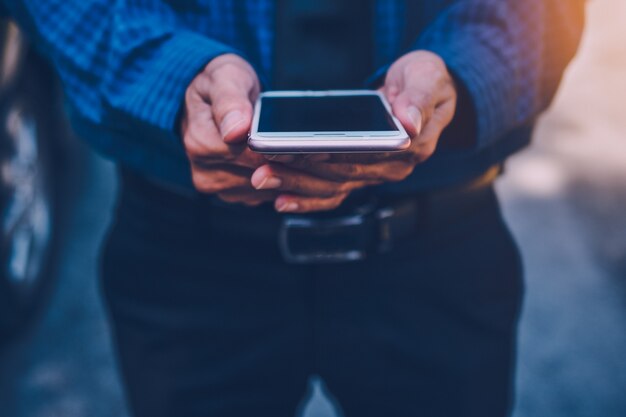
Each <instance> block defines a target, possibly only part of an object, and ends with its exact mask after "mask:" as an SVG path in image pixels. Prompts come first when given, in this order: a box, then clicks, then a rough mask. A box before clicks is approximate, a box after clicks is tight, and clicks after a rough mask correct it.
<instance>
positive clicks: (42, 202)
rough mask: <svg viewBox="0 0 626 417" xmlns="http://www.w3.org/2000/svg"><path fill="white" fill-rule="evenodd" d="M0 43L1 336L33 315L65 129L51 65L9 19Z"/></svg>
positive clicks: (46, 271)
mask: <svg viewBox="0 0 626 417" xmlns="http://www.w3.org/2000/svg"><path fill="white" fill-rule="evenodd" d="M0 48H1V49H0V233H1V234H0V239H1V240H0V340H2V339H6V337H7V336H8V335H10V334H13V333H15V332H16V331H17V330H20V329H23V328H24V326H25V325H26V323H27V322H28V321H29V320H31V319H32V318H33V317H34V316H35V314H36V312H37V311H39V310H40V307H41V305H42V304H43V303H44V300H45V296H46V293H48V292H49V289H50V286H51V280H52V274H51V273H50V266H51V265H52V257H53V250H54V247H55V238H56V234H57V230H55V225H56V224H57V222H56V221H55V219H56V216H57V214H58V210H57V207H58V196H59V188H58V187H59V184H60V181H61V178H60V177H61V174H60V171H61V170H60V166H59V164H60V160H61V156H62V155H61V152H60V151H59V149H60V147H61V142H62V141H63V136H64V135H65V134H64V133H63V132H65V130H64V127H63V123H62V120H63V118H62V117H61V113H62V110H61V105H60V99H59V97H60V94H59V92H58V90H59V89H58V83H56V82H55V78H54V75H53V74H52V71H50V70H49V68H48V66H47V65H46V63H45V61H44V60H42V59H41V58H40V57H38V56H37V54H36V53H35V52H34V51H33V50H32V49H31V48H29V47H28V42H27V41H26V40H25V39H24V37H23V35H22V33H21V32H20V30H19V29H18V28H17V26H16V25H15V24H13V23H11V22H10V21H8V20H2V21H1V23H0Z"/></svg>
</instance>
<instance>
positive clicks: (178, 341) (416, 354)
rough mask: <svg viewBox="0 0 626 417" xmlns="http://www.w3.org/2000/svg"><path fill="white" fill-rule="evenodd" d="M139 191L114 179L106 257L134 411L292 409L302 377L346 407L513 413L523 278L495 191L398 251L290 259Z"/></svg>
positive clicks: (204, 416) (191, 416) (204, 209)
mask: <svg viewBox="0 0 626 417" xmlns="http://www.w3.org/2000/svg"><path fill="white" fill-rule="evenodd" d="M143 188H144V187H141V186H138V185H136V184H133V185H129V184H124V183H123V184H122V191H121V195H120V199H119V204H118V209H117V213H116V219H115V222H114V224H113V226H112V229H111V231H110V234H109V236H108V240H107V242H106V245H105V250H104V254H103V263H102V264H103V265H102V266H103V271H102V286H103V290H104V294H105V300H106V304H107V307H108V311H109V314H110V317H111V319H112V323H113V328H114V336H115V341H116V347H117V352H118V354H119V360H120V363H121V369H122V374H123V378H124V381H125V384H126V388H127V394H128V399H129V402H130V406H131V410H132V412H133V415H134V416H136V417H208V416H219V417H229V416H237V417H239V416H268V417H281V416H294V415H295V410H296V409H297V407H298V404H299V403H300V401H301V400H302V396H303V395H304V394H305V392H306V389H307V381H308V379H309V377H310V376H311V375H319V376H321V378H322V379H323V380H324V382H325V383H326V385H327V387H328V388H329V390H330V391H331V393H332V394H333V395H334V397H335V398H336V399H337V400H338V402H339V406H340V407H341V409H342V410H343V413H344V414H345V416H346V417H366V416H377V417H380V416H428V417H438V416H442V417H452V416H454V417H461V416H463V417H472V416H475V417H504V416H506V415H508V414H509V413H510V408H511V403H512V392H513V390H512V381H513V366H514V353H515V337H516V324H517V319H518V313H519V310H520V303H521V298H522V278H521V266H520V259H519V254H518V251H517V248H516V246H515V244H514V242H513V240H512V238H511V235H510V233H509V231H508V229H507V227H506V226H505V224H504V223H503V220H502V218H501V214H500V210H499V206H498V203H497V200H496V196H495V193H494V192H493V191H492V190H491V191H490V192H489V193H487V194H488V195H487V197H486V198H485V199H484V201H483V202H482V203H481V204H480V205H479V206H478V207H476V208H475V209H474V210H472V211H470V212H467V213H463V215H462V216H459V217H458V219H457V220H456V221H452V222H450V224H447V225H445V226H438V227H428V225H425V226H424V227H423V228H422V231H421V232H420V233H419V235H418V236H416V237H415V238H412V239H409V240H408V241H404V242H402V243H401V244H399V245H397V247H396V248H395V249H394V250H393V251H392V252H391V253H387V254H384V255H377V256H373V257H371V258H369V259H368V260H366V261H363V262H357V263H349V264H339V265H321V266H294V265H288V264H285V263H284V262H283V261H282V259H281V257H280V255H279V251H278V249H277V246H276V244H275V240H274V239H270V238H268V239H250V238H247V237H246V235H245V233H243V232H242V230H233V232H232V233H230V234H225V233H217V232H215V231H214V230H212V228H211V227H210V226H209V225H208V222H207V221H206V219H207V218H210V216H211V215H212V214H211V204H209V203H208V202H206V201H201V200H191V199H187V198H183V197H180V196H177V195H175V194H171V193H168V192H165V191H162V192H159V191H155V190H150V191H147V190H145V189H143ZM243 212H246V213H248V214H247V215H244V216H242V226H241V227H242V229H243V228H245V227H246V218H247V217H248V216H254V213H255V210H254V209H249V210H247V211H242V213H243Z"/></svg>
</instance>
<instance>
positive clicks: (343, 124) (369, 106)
mask: <svg viewBox="0 0 626 417" xmlns="http://www.w3.org/2000/svg"><path fill="white" fill-rule="evenodd" d="M261 102H262V104H261V114H260V118H259V132H276V133H287V132H398V129H397V127H396V125H395V123H394V122H393V119H392V118H391V116H390V115H389V112H388V111H387V109H386V108H385V105H384V104H383V102H382V101H381V99H380V97H378V96H376V95H354V96H323V97H317V96H313V97H307V96H298V97H263V98H262V100H261Z"/></svg>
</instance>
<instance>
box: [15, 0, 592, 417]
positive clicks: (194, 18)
mask: <svg viewBox="0 0 626 417" xmlns="http://www.w3.org/2000/svg"><path fill="white" fill-rule="evenodd" d="M5 3H6V5H7V6H8V8H9V9H10V10H11V11H12V12H13V14H14V15H15V17H16V18H17V19H18V21H19V22H20V23H21V24H22V25H23V26H24V27H25V28H26V30H27V31H29V32H30V33H31V35H32V37H33V39H34V42H35V43H36V44H37V45H39V47H40V49H41V50H42V51H43V53H45V54H46V55H47V56H48V57H49V58H50V59H51V60H52V62H54V64H55V65H56V68H57V69H58V72H59V74H60V76H61V78H62V80H63V82H64V85H65V91H66V93H67V97H68V100H69V103H70V110H71V116H72V120H73V123H74V126H75V128H76V130H77V132H78V133H79V134H80V135H81V136H82V137H84V138H85V139H86V140H88V141H90V142H91V143H92V144H93V145H94V146H95V147H96V148H97V149H99V150H100V151H102V152H103V153H105V154H107V155H109V156H110V157H112V158H113V159H114V160H116V161H117V163H118V164H119V166H120V172H121V191H120V199H119V203H118V208H117V213H116V218H115V223H114V225H113V227H112V229H111V232H110V235H109V237H108V241H107V244H106V247H105V251H104V256H103V274H102V278H103V281H102V282H103V289H104V292H105V296H106V301H107V305H108V308H109V312H110V315H111V318H112V320H113V324H114V330H115V338H116V343H117V348H118V353H119V357H120V361H121V367H122V371H123V375H124V379H125V382H126V386H127V389H128V399H129V400H130V405H131V408H132V411H133V414H134V415H135V416H138V417H161V416H185V417H186V416H251V415H259V416H291V415H294V413H295V410H296V408H297V406H298V404H299V402H300V401H301V399H302V396H303V393H304V392H305V389H306V385H307V381H308V378H309V377H310V376H311V375H313V374H317V375H320V376H321V377H322V378H323V379H324V381H325V383H326V384H327V386H328V388H329V390H330V391H331V393H332V394H333V395H334V396H335V397H336V398H337V400H338V405H339V407H340V408H341V409H342V410H343V412H344V413H345V415H346V416H381V415H387V416H417V415H420V416H480V417H490V416H493V417H495V416H505V415H507V414H508V413H509V412H510V409H511V403H512V396H511V391H512V376H513V372H512V369H513V361H514V350H515V328H516V322H517V319H518V313H519V308H520V302H521V293H522V283H521V267H520V262H519V256H518V252H517V249H516V247H515V244H514V243H513V241H512V239H511V236H510V234H509V232H508V230H507V228H506V226H505V225H504V223H503V221H502V218H501V216H500V212H499V207H498V203H497V200H496V198H495V195H494V192H493V187H492V183H493V180H494V179H495V177H496V175H497V173H498V172H500V170H501V166H502V163H503V161H504V160H505V158H506V157H507V156H509V155H510V154H512V153H513V152H515V151H517V150H519V149H520V148H522V147H523V146H525V145H526V144H528V142H529V137H530V132H531V129H532V125H533V123H534V121H535V119H536V118H537V116H538V115H539V114H540V112H541V111H542V110H543V109H545V108H546V107H547V105H548V104H549V103H550V101H551V99H552V97H553V95H554V93H555V91H556V88H557V86H558V82H559V80H560V77H561V75H562V73H563V70H564V68H565V66H566V65H567V63H568V61H569V60H570V59H571V57H572V56H573V54H574V52H575V50H576V47H577V43H578V40H579V37H580V33H581V27H582V20H583V18H582V15H583V10H582V9H583V4H582V1H575V0H570V1H562V0H526V1H523V2H522V1H519V0H452V1H443V0H442V1H419V2H418V1H401V0H395V1H393V0H389V1H383V0H379V1H373V0H371V1H356V0H342V1H330V0H325V1H321V0H318V1H313V0H308V1H307V0H291V1H288V0H274V1H269V0H267V1H244V0H241V1H238V0H219V1H217V0H213V1H211V0H184V1H173V0H171V1H169V0H144V1H138V0H118V1H114V2H111V1H104V0H63V1H61V0H22V1H18V0H14V1H8V0H7V1H6V2H5ZM367 78H369V80H370V81H369V84H368V85H369V86H370V87H372V88H380V89H381V91H383V92H384V94H385V95H386V96H387V98H388V99H389V101H390V103H391V105H392V107H393V112H394V114H395V115H396V116H397V117H398V118H399V120H400V121H401V122H402V123H403V125H404V126H405V128H406V129H407V131H408V132H409V133H410V135H411V137H412V141H413V143H412V146H411V149H410V150H409V151H407V152H405V153H402V154H384V155H373V156H355V155H339V156H337V155H318V156H314V157H277V158H266V157H263V156H260V155H258V154H254V153H253V152H251V151H250V150H249V149H247V147H246V145H245V139H246V135H247V132H248V130H249V128H250V124H251V116H252V103H253V102H254V100H255V98H256V97H257V95H258V94H259V92H260V91H261V89H304V88H311V89H325V88H344V89H345V88H357V87H361V86H363V85H364V83H365V80H366V79H367ZM294 219H296V220H298V221H294ZM355 254H356V256H355ZM320 255H332V256H333V257H334V258H336V260H337V261H338V262H336V263H332V264H328V263H323V262H320V259H323V258H324V256H320ZM354 258H358V260H357V261H354ZM295 260H298V261H299V262H297V263H296V262H294V261H295Z"/></svg>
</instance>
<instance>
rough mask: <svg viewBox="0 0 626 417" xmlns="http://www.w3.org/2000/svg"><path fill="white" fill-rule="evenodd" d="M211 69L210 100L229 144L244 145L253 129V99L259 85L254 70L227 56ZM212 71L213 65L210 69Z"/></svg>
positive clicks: (219, 126) (240, 60)
mask: <svg viewBox="0 0 626 417" xmlns="http://www.w3.org/2000/svg"><path fill="white" fill-rule="evenodd" d="M223 61H224V63H223V64H222V63H221V61H220V64H218V65H216V66H214V67H211V69H210V70H209V74H208V75H209V84H210V88H209V89H208V99H209V102H210V103H211V106H212V109H213V118H214V119H215V123H216V125H217V126H218V128H219V131H220V134H221V136H222V139H223V140H224V141H225V142H240V141H242V140H243V139H245V137H246V134H247V132H248V131H249V130H250V125H251V123H252V113H253V106H252V103H253V100H255V99H256V97H255V96H256V95H257V94H258V90H259V82H258V78H257V76H256V74H255V73H254V70H253V69H252V67H251V66H250V65H249V64H248V63H247V62H245V61H244V60H243V59H241V58H238V57H232V58H231V57H226V58H225V59H224V60H223ZM207 68H209V66H207Z"/></svg>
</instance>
